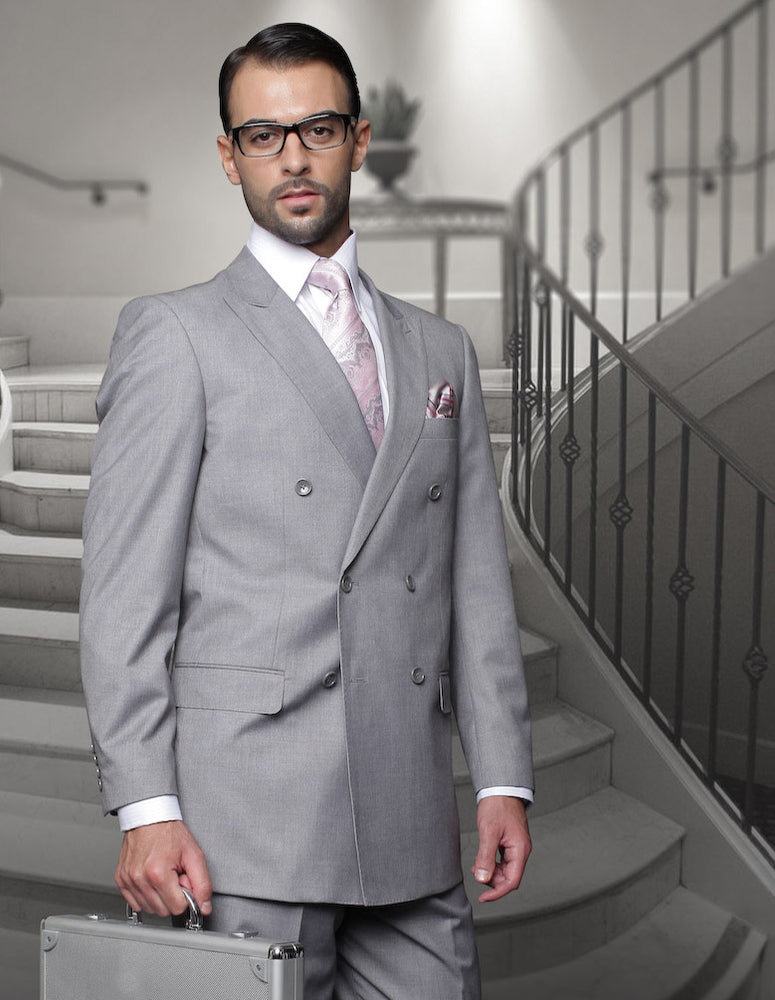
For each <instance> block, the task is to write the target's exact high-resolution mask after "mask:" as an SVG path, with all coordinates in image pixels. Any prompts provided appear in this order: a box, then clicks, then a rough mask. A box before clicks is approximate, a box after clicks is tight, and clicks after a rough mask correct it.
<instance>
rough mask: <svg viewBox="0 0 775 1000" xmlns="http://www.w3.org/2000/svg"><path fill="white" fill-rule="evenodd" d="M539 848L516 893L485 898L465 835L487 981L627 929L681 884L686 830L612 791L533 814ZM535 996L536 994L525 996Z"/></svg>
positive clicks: (558, 960) (564, 956)
mask: <svg viewBox="0 0 775 1000" xmlns="http://www.w3.org/2000/svg"><path fill="white" fill-rule="evenodd" d="M531 836H532V838H533V854H532V855H531V857H530V860H529V862H528V865H527V869H526V872H525V875H524V878H523V880H522V884H521V885H520V888H519V889H518V891H517V892H513V893H511V894H510V895H508V896H506V897H505V898H503V899H499V900H496V901H495V902H491V903H480V902H479V901H478V897H479V895H480V893H481V891H482V888H481V886H479V885H478V884H477V883H476V882H474V880H473V876H472V875H471V873H470V871H469V869H470V868H471V866H472V864H473V861H474V857H475V855H476V848H477V837H476V835H475V834H463V835H462V848H463V873H464V877H465V883H466V889H467V891H468V894H469V898H470V899H471V901H472V905H473V909H474V921H475V924H476V927H477V941H478V947H479V958H480V962H481V964H482V970H483V974H484V975H485V977H486V978H488V979H503V978H506V977H509V976H515V975H524V974H526V973H529V972H536V971H538V970H539V969H547V968H550V967H552V966H556V965H560V964H562V963H564V962H570V961H573V960H574V959H576V958H579V957H580V956H581V955H584V954H586V953H587V952H588V951H591V950H592V949H594V948H600V947H602V946H604V945H605V944H607V943H608V942H609V941H611V940H613V939H614V938H616V937H618V936H619V935H620V934H623V933H624V932H625V931H627V930H629V928H631V927H632V926H633V925H634V924H636V923H637V922H638V921H639V920H641V919H642V918H643V917H645V916H646V914H647V913H648V912H649V911H650V910H652V909H653V908H654V907H655V906H657V905H658V904H659V903H660V902H661V901H662V900H663V899H665V898H666V897H667V896H668V895H669V894H670V893H671V892H672V891H673V890H674V889H675V888H676V887H677V886H678V881H679V876H680V865H681V841H682V838H683V830H682V829H681V827H679V826H677V824H675V823H673V822H672V821H671V820H669V819H667V818H666V817H664V816H661V815H659V814H658V813H656V812H654V811H653V810H652V809H649V808H648V807H647V806H645V805H643V803H641V802H638V801H637V800H636V799H633V798H631V797H630V796H628V795H625V794H624V793H622V792H620V791H618V790H617V789H615V788H611V787H608V788H605V789H602V790H601V791H599V792H596V793H595V794H594V795H590V796H587V797H586V798H585V799H582V800H581V801H580V802H576V803H574V804H573V805H570V806H567V807H566V808H564V809H558V810H555V811H554V812H552V813H549V814H548V815H544V816H537V817H536V818H535V819H533V820H532V821H531ZM526 995H529V994H526Z"/></svg>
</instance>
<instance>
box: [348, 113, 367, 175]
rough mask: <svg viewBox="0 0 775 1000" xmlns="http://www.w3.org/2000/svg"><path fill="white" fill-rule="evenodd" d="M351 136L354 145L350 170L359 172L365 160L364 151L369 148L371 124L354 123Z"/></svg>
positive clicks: (363, 122) (364, 122)
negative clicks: (353, 139) (353, 138)
mask: <svg viewBox="0 0 775 1000" xmlns="http://www.w3.org/2000/svg"><path fill="white" fill-rule="evenodd" d="M353 136H354V137H355V145H354V146H353V158H352V163H351V165H350V169H351V170H353V171H355V170H360V169H361V166H362V164H363V161H364V160H365V159H366V150H367V149H368V148H369V141H370V140H371V123H370V122H367V121H362V122H356V124H355V125H353Z"/></svg>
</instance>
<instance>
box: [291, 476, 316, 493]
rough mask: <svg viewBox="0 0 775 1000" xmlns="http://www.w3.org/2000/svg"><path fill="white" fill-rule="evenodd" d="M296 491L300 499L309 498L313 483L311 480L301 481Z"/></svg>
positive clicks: (296, 486)
mask: <svg viewBox="0 0 775 1000" xmlns="http://www.w3.org/2000/svg"><path fill="white" fill-rule="evenodd" d="M294 489H295V490H296V492H297V493H298V494H299V496H300V497H308V496H309V495H310V493H311V492H312V483H311V482H310V481H309V479H300V480H299V481H298V483H296V485H295V487H294Z"/></svg>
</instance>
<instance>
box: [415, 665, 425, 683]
mask: <svg viewBox="0 0 775 1000" xmlns="http://www.w3.org/2000/svg"><path fill="white" fill-rule="evenodd" d="M424 680H425V671H424V670H421V669H420V668H419V667H415V668H414V670H413V671H412V681H413V682H414V683H415V684H422V682H423V681H424Z"/></svg>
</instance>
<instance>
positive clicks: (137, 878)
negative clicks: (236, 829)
mask: <svg viewBox="0 0 775 1000" xmlns="http://www.w3.org/2000/svg"><path fill="white" fill-rule="evenodd" d="M115 878H116V885H117V886H118V887H119V889H120V890H121V894H122V896H123V897H124V899H125V900H126V901H127V903H129V905H130V906H131V907H132V909H133V910H137V911H138V912H139V911H143V912H145V913H155V914H157V915H158V916H160V917H168V916H169V915H170V914H172V913H176V914H177V913H182V912H183V911H184V910H185V909H186V907H187V905H188V904H187V902H186V897H185V896H184V895H183V893H182V892H181V891H180V885H181V884H183V885H185V886H186V888H188V889H189V891H190V892H191V893H192V895H193V896H194V898H195V899H196V901H197V903H198V904H199V906H200V909H201V910H202V913H203V914H205V915H207V914H209V913H210V911H211V905H210V897H211V895H212V883H211V881H210V875H209V873H208V871H207V863H206V862H205V858H204V855H203V854H202V851H201V849H200V848H199V845H198V844H197V842H196V840H194V838H193V836H192V835H191V833H190V832H189V830H188V828H187V827H186V826H185V825H184V824H183V823H181V822H180V821H177V820H176V821H172V822H167V823H152V824H150V825H149V826H141V827H137V828H136V829H134V830H128V831H127V832H126V833H125V834H124V842H123V845H122V847H121V854H120V855H119V859H118V865H117V867H116V875H115Z"/></svg>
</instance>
